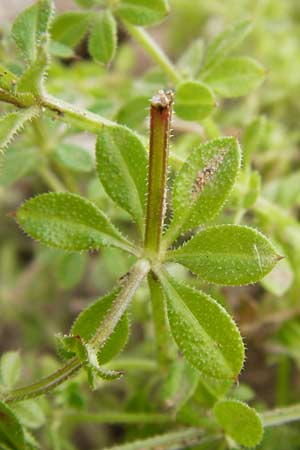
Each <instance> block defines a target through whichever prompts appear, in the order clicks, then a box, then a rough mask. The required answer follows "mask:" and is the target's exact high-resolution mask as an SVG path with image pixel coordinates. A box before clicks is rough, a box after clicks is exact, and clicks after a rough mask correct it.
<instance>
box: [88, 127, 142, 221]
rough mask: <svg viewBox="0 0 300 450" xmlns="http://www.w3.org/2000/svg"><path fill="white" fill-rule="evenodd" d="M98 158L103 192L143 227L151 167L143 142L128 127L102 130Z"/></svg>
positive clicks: (98, 169)
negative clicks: (148, 173) (148, 171)
mask: <svg viewBox="0 0 300 450" xmlns="http://www.w3.org/2000/svg"><path fill="white" fill-rule="evenodd" d="M96 159H97V171H98V175H99V178H100V181H101V183H102V184H103V187H104V189H105V190H106V192H107V193H108V195H109V196H110V197H111V198H112V199H113V200H114V201H115V202H116V203H117V204H118V205H119V206H121V207H122V208H124V209H125V210H126V211H127V212H128V213H129V214H130V215H131V216H132V217H133V219H134V220H135V221H136V222H137V224H138V225H139V226H140V227H141V228H142V227H143V224H144V216H145V208H146V205H145V203H146V193H147V166H148V164H147V153H146V150H145V147H144V145H143V143H142V141H141V140H140V139H139V137H138V136H137V135H136V134H135V133H134V132H133V131H131V130H129V129H128V128H126V127H123V126H117V127H112V128H108V127H103V128H102V130H101V131H100V133H99V135H98V139H97V144H96Z"/></svg>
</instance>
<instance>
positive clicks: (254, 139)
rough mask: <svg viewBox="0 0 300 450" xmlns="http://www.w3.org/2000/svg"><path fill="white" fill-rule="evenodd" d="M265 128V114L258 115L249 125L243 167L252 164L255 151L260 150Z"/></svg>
mask: <svg viewBox="0 0 300 450" xmlns="http://www.w3.org/2000/svg"><path fill="white" fill-rule="evenodd" d="M265 129H266V118H265V117H263V116H259V117H256V118H255V119H254V120H252V121H251V122H250V123H249V125H248V126H247V128H246V130H245V134H244V139H243V167H247V166H248V165H249V164H250V162H251V157H252V155H253V153H254V152H255V151H257V150H259V146H260V144H261V141H262V138H263V135H264V132H265Z"/></svg>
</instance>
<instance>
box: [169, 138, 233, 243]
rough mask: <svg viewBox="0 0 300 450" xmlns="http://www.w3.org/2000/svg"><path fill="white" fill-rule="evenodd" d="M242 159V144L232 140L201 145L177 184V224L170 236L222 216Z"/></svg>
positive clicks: (175, 199)
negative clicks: (240, 146) (222, 210)
mask: <svg viewBox="0 0 300 450" xmlns="http://www.w3.org/2000/svg"><path fill="white" fill-rule="evenodd" d="M240 159H241V155H240V148H239V145H238V142H237V140H236V139H235V138H231V137H226V138H220V139H214V140H212V141H209V142H206V143H204V144H201V145H200V146H199V147H198V148H197V149H196V150H194V151H193V152H192V153H191V154H190V156H189V158H188V159H187V161H186V162H185V164H184V165H183V166H182V168H181V170H180V171H179V173H178V175H177V177H176V178H175V181H174V187H173V200H172V204H173V221H172V223H171V226H170V229H169V230H168V231H167V234H168V233H171V234H172V233H173V230H175V231H176V230H177V235H178V234H179V232H180V231H187V230H189V229H190V228H193V227H196V226H199V225H200V224H202V223H205V222H207V221H209V220H211V219H213V218H214V217H215V216H216V215H217V214H218V213H219V211H220V210H221V208H222V207H223V205H224V203H225V201H226V200H227V198H228V196H229V194H230V192H231V190H232V187H233V185H234V183H235V180H236V178H237V175H238V170H239V166H240ZM175 231H174V233H175ZM177 235H175V237H176V236H177Z"/></svg>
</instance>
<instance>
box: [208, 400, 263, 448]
mask: <svg viewBox="0 0 300 450" xmlns="http://www.w3.org/2000/svg"><path fill="white" fill-rule="evenodd" d="M214 414H215V416H216V418H217V420H218V422H219V424H220V425H221V427H222V428H223V429H224V431H225V433H226V434H228V435H229V436H230V437H231V438H232V439H234V440H235V441H236V442H237V443H238V444H240V445H243V446H245V447H247V448H252V447H256V445H258V444H259V443H260V441H261V439H262V436H263V425H262V420H261V418H260V417H259V415H258V414H257V412H256V411H255V409H254V408H250V406H248V405H246V404H245V403H242V402H240V401H238V400H221V401H219V402H218V403H217V404H216V405H215V407H214Z"/></svg>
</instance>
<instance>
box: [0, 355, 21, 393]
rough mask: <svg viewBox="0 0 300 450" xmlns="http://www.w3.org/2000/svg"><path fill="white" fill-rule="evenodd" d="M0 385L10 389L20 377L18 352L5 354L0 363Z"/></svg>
mask: <svg viewBox="0 0 300 450" xmlns="http://www.w3.org/2000/svg"><path fill="white" fill-rule="evenodd" d="M0 370H1V380H2V383H3V384H4V385H5V386H6V387H9V388H11V387H12V386H14V385H15V384H16V383H17V382H18V381H19V378H20V375H21V358H20V354H19V352H6V353H4V355H3V356H2V357H1V361H0Z"/></svg>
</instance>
